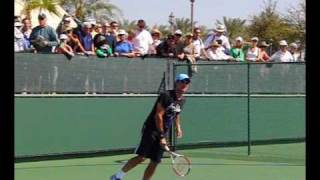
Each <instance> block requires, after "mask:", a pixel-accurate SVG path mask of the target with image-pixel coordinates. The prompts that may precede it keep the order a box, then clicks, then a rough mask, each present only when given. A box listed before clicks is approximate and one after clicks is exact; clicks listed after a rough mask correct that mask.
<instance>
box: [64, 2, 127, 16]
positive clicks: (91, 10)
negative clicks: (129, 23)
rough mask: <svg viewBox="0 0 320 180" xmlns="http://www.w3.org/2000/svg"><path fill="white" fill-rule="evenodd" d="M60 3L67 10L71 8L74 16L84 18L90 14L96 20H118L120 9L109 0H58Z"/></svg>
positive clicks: (120, 13)
mask: <svg viewBox="0 0 320 180" xmlns="http://www.w3.org/2000/svg"><path fill="white" fill-rule="evenodd" d="M59 1H60V5H62V6H63V7H64V8H66V9H68V11H69V10H73V11H74V14H75V16H76V17H77V18H78V19H80V20H84V19H85V18H86V17H88V16H91V17H93V18H95V19H96V20H98V21H111V20H113V19H116V20H117V21H120V19H121V17H122V11H121V10H120V9H119V8H118V7H117V6H115V5H113V4H111V3H110V2H109V0H59Z"/></svg>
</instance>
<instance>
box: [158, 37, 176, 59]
mask: <svg viewBox="0 0 320 180" xmlns="http://www.w3.org/2000/svg"><path fill="white" fill-rule="evenodd" d="M157 55H158V56H160V57H174V56H176V44H175V41H174V36H173V35H172V34H169V35H168V37H167V39H166V40H165V41H163V42H162V43H160V44H159V45H158V46H157Z"/></svg>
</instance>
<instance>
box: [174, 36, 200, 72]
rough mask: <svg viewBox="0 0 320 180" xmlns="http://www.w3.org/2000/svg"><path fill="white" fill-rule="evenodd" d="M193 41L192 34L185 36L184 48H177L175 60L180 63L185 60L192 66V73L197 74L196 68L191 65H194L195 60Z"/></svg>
mask: <svg viewBox="0 0 320 180" xmlns="http://www.w3.org/2000/svg"><path fill="white" fill-rule="evenodd" d="M192 41H193V34H192V33H187V34H186V36H185V41H184V46H183V48H182V49H181V48H180V47H178V48H177V58H178V60H180V61H184V60H187V61H188V62H189V63H191V64H192V67H191V69H192V71H193V72H197V67H196V66H195V65H193V64H195V63H196V58H195V46H194V45H193V43H192Z"/></svg>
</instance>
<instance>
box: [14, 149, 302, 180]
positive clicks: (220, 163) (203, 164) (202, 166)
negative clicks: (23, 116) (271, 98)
mask: <svg viewBox="0 0 320 180" xmlns="http://www.w3.org/2000/svg"><path fill="white" fill-rule="evenodd" d="M178 152H179V153H182V154H185V155H186V156H188V157H190V159H191V161H192V169H191V172H190V173H189V175H188V176H186V177H177V176H176V175H175V174H174V173H173V171H172V170H171V164H170V162H171V160H170V158H164V159H163V162H162V163H161V164H160V165H159V167H158V169H157V171H156V173H155V175H154V177H153V180H176V179H177V180H178V179H188V180H303V179H305V174H306V173H305V143H292V144H273V145H255V146H252V148H251V152H252V154H251V155H250V156H247V147H245V146H242V147H228V148H201V149H189V150H181V151H179V150H178ZM133 156H134V155H133V154H129V155H116V156H104V157H93V158H77V159H65V160H50V161H39V162H24V163H15V180H109V176H110V175H111V174H112V173H114V172H116V171H117V170H118V169H119V168H120V167H121V166H122V164H123V163H124V162H125V161H126V160H127V159H129V158H131V157H133ZM147 163H148V162H147V161H146V162H144V163H143V164H141V165H138V166H137V167H136V168H135V169H133V170H131V171H130V172H129V173H128V175H127V176H126V177H125V179H126V180H141V179H142V178H141V177H142V174H143V171H144V169H145V167H146V165H147Z"/></svg>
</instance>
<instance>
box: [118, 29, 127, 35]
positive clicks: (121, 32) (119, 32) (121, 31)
mask: <svg viewBox="0 0 320 180" xmlns="http://www.w3.org/2000/svg"><path fill="white" fill-rule="evenodd" d="M118 35H127V32H126V31H125V30H124V29H119V31H118Z"/></svg>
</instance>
